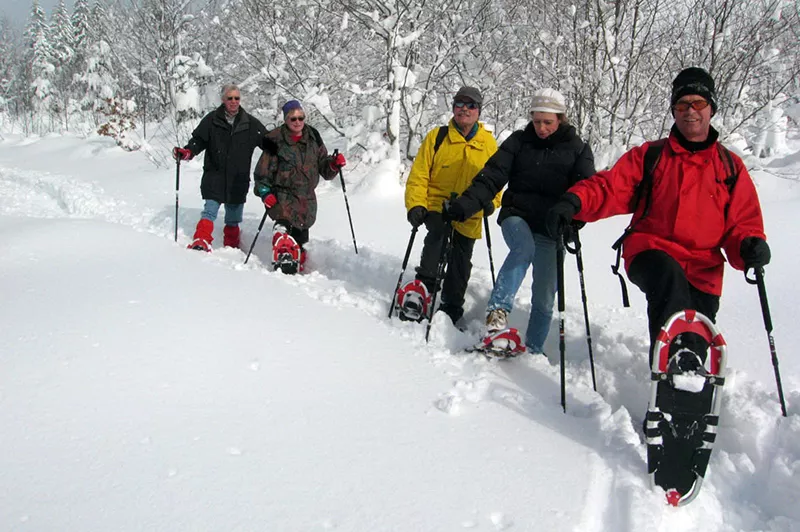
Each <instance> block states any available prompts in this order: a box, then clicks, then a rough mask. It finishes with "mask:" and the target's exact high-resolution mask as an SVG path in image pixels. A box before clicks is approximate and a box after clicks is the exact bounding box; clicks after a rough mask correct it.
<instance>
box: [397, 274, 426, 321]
mask: <svg viewBox="0 0 800 532" xmlns="http://www.w3.org/2000/svg"><path fill="white" fill-rule="evenodd" d="M430 304H431V296H430V294H429V293H428V289H427V287H426V286H425V284H424V283H423V282H422V281H420V280H419V279H414V280H413V281H409V282H407V283H406V284H404V285H403V286H402V287H401V288H399V289H398V290H397V315H398V317H399V318H400V319H401V320H402V321H417V322H419V321H422V320H424V319H425V318H427V317H428V309H429V308H430Z"/></svg>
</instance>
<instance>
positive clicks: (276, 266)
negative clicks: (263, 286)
mask: <svg viewBox="0 0 800 532" xmlns="http://www.w3.org/2000/svg"><path fill="white" fill-rule="evenodd" d="M304 259H305V250H303V249H302V248H301V247H300V245H299V244H298V243H297V241H296V240H295V239H294V238H292V237H291V236H290V235H288V234H286V233H281V232H276V233H275V234H274V235H273V236H272V268H273V270H280V271H282V272H283V273H285V274H289V275H291V274H295V273H297V272H302V271H303V263H304V262H305V260H304Z"/></svg>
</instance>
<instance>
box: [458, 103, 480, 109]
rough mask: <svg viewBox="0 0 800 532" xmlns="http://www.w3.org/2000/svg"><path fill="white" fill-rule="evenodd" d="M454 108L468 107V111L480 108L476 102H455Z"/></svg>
mask: <svg viewBox="0 0 800 532" xmlns="http://www.w3.org/2000/svg"><path fill="white" fill-rule="evenodd" d="M453 107H458V108H459V109H461V108H462V107H466V108H467V109H477V108H478V107H480V106H479V105H478V104H477V103H475V102H453Z"/></svg>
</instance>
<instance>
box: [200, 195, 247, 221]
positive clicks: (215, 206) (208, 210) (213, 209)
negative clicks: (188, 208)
mask: <svg viewBox="0 0 800 532" xmlns="http://www.w3.org/2000/svg"><path fill="white" fill-rule="evenodd" d="M220 205H222V204H221V203H220V202H218V201H214V200H213V199H207V200H206V203H205V205H203V212H202V213H200V218H201V219H205V220H211V221H212V222H213V221H214V220H216V219H217V214H219V207H220ZM243 215H244V203H226V204H225V225H239V224H240V223H242V216H243Z"/></svg>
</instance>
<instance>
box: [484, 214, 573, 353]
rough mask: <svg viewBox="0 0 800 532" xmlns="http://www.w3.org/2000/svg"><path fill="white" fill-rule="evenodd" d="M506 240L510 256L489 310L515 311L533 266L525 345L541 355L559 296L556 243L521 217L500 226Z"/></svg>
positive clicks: (513, 218)
mask: <svg viewBox="0 0 800 532" xmlns="http://www.w3.org/2000/svg"><path fill="white" fill-rule="evenodd" d="M500 228H501V229H502V231H503V239H504V240H505V241H506V244H508V249H509V252H508V256H507V257H506V260H505V261H503V266H502V267H501V268H500V272H499V273H498V274H497V283H496V284H495V287H494V290H492V296H491V297H490V298H489V306H488V310H489V311H492V310H495V309H503V310H505V311H507V312H509V313H510V312H511V309H512V308H513V307H514V297H515V296H516V295H517V291H518V290H519V287H520V286H521V285H522V281H523V279H524V278H525V273H526V272H527V271H528V266H531V265H533V287H532V290H531V313H530V317H529V318H528V331H527V332H526V333H525V345H526V346H527V347H528V349H530V350H531V351H533V352H534V353H541V352H542V347H543V346H544V341H545V340H546V339H547V333H548V332H549V330H550V321H551V320H552V319H553V302H554V301H555V295H556V288H557V287H556V242H555V240H553V239H551V238H548V237H546V236H544V235H540V234H538V233H534V232H532V231H531V228H530V226H528V223H527V222H526V221H525V220H523V219H522V218H520V217H519V216H509V217H508V218H506V219H505V220H503V223H502V224H500Z"/></svg>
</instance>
